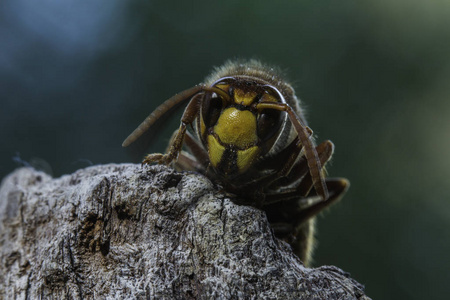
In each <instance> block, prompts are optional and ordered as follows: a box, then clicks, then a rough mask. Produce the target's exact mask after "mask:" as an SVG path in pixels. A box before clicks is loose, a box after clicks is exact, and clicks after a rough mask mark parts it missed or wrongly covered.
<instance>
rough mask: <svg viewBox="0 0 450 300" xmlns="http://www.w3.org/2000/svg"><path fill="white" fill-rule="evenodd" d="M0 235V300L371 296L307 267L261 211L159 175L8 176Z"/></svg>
mask: <svg viewBox="0 0 450 300" xmlns="http://www.w3.org/2000/svg"><path fill="white" fill-rule="evenodd" d="M0 232H1V233H0V246H1V249H0V251H1V252H0V257H1V262H0V263H1V268H0V299H13V298H16V299H36V298H39V297H41V298H43V299H64V298H70V299H72V298H74V299H97V298H103V299H106V298H108V299H113V298H116V299H125V298H127V299H130V298H131V299H133V298H146V299H369V298H367V297H366V296H365V295H364V292H363V287H362V286H361V285H360V284H358V283H357V282H356V281H354V280H353V279H351V278H350V277H349V276H348V274H346V273H344V272H343V271H342V270H340V269H338V268H336V267H320V268H316V269H310V268H305V267H304V266H303V265H302V263H301V262H300V261H299V259H298V258H297V257H296V256H295V255H294V254H293V253H292V251H291V249H290V247H289V245H287V244H286V243H284V242H282V241H280V240H278V239H276V238H275V236H274V235H273V233H272V231H271V228H270V225H269V224H268V222H267V218H266V216H265V213H264V212H263V211H261V210H259V209H257V208H254V207H251V206H244V205H237V204H235V203H234V202H233V201H232V199H230V198H229V197H227V196H226V195H224V194H222V193H220V192H218V191H216V190H215V189H214V187H213V185H212V184H211V182H210V181H209V180H208V179H207V178H205V177H203V176H201V175H198V174H193V173H177V172H175V171H173V170H172V169H170V168H167V167H164V166H151V167H148V166H145V167H141V166H140V165H133V164H122V165H113V164H111V165H103V166H93V167H90V168H87V169H83V170H79V171H77V172H75V173H74V174H71V175H65V176H62V177H61V178H56V179H53V178H51V177H50V176H48V175H46V174H44V173H42V172H38V171H35V170H33V169H30V168H22V169H18V170H16V171H15V172H13V173H12V174H10V175H9V176H8V177H6V178H5V179H4V180H3V182H2V185H1V188H0Z"/></svg>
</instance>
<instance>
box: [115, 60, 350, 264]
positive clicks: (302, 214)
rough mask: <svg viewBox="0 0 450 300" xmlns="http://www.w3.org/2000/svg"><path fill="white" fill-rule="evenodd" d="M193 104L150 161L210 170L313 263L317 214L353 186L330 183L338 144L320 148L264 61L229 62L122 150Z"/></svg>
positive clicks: (171, 103) (161, 111)
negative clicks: (327, 168) (329, 169)
mask: <svg viewBox="0 0 450 300" xmlns="http://www.w3.org/2000/svg"><path fill="white" fill-rule="evenodd" d="M185 103H187V105H186V108H185V110H184V113H183V115H182V117H181V124H180V127H179V128H178V130H176V131H175V132H174V134H173V136H172V139H171V141H170V143H169V146H168V150H167V153H166V154H160V153H156V154H149V155H147V156H146V157H145V159H144V160H143V162H142V163H143V164H151V163H159V164H173V165H174V166H175V167H177V168H178V169H181V170H190V171H196V172H199V173H202V174H204V175H206V176H207V177H208V178H210V179H211V180H212V181H213V182H215V183H217V184H218V185H220V186H221V187H222V188H223V189H224V190H225V191H226V192H228V193H231V194H234V195H237V196H238V197H239V198H240V199H245V200H244V201H247V203H249V204H251V205H254V206H257V207H259V208H261V209H263V210H264V211H265V212H266V214H267V218H268V220H269V222H270V224H271V226H272V228H273V230H274V233H275V235H276V236H277V237H278V238H279V239H281V240H284V241H286V242H288V243H289V244H290V245H291V246H292V248H293V251H294V253H296V254H297V256H298V257H299V258H300V259H301V260H302V261H303V263H304V264H305V265H308V264H309V263H310V261H311V256H312V251H313V247H314V242H315V240H314V229H315V216H316V215H317V214H318V213H319V212H321V211H323V210H324V209H325V208H327V207H329V206H330V205H331V204H333V203H335V202H337V201H338V200H339V199H340V198H341V197H342V195H343V194H344V193H345V191H346V190H347V188H348V187H349V182H348V181H347V180H346V179H344V178H326V172H325V169H324V166H325V164H326V163H327V162H328V161H329V160H330V158H331V156H332V155H333V151H334V145H333V143H332V142H331V141H325V142H322V143H321V144H319V145H316V143H315V141H314V138H313V131H312V130H311V129H310V128H309V127H308V125H307V123H306V120H305V118H304V112H303V109H302V108H301V106H300V102H299V100H298V99H297V97H296V96H295V92H294V89H293V88H292V86H291V85H290V84H288V83H287V82H286V81H285V80H284V79H282V77H281V75H280V74H279V72H278V71H276V70H275V69H273V68H269V67H266V66H264V65H263V64H261V63H260V62H258V61H255V60H251V61H246V62H234V61H229V62H227V63H225V64H224V65H223V66H222V67H219V68H216V69H215V71H214V72H213V73H212V74H211V75H210V76H209V77H207V78H206V80H205V81H204V83H203V84H199V85H196V86H194V87H192V88H190V89H187V90H185V91H183V92H181V93H179V94H177V95H175V96H173V97H172V98H170V99H168V100H167V101H165V102H164V103H163V104H161V105H160V106H159V107H158V108H156V110H155V111H153V112H152V113H151V114H150V115H149V116H148V117H147V118H146V119H145V120H144V121H143V122H142V124H141V125H139V127H138V128H136V129H135V130H134V131H133V132H132V133H131V134H130V135H129V136H128V138H126V139H125V141H124V142H123V144H122V146H124V147H126V146H128V145H129V144H131V143H133V142H134V141H135V140H136V139H138V138H139V137H140V136H141V135H142V134H143V133H144V132H146V131H147V130H149V129H150V128H152V126H154V125H155V124H156V123H157V122H158V121H160V120H161V119H164V118H165V117H167V116H168V115H169V114H170V113H172V112H173V111H174V110H175V108H177V107H179V106H181V105H183V104H185ZM183 146H184V149H185V150H187V151H185V150H183Z"/></svg>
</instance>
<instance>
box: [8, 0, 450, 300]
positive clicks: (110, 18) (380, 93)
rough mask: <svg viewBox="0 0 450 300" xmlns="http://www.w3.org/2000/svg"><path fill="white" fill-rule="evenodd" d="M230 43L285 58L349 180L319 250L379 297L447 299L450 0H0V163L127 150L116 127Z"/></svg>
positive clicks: (66, 161)
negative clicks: (268, 0) (273, 0)
mask: <svg viewBox="0 0 450 300" xmlns="http://www.w3.org/2000/svg"><path fill="white" fill-rule="evenodd" d="M236 57H238V58H258V59H261V60H263V61H265V62H268V63H271V64H274V65H278V66H280V67H282V68H283V69H286V72H287V74H288V76H289V78H291V79H292V82H293V83H294V85H295V87H296V89H297V94H298V96H299V97H300V98H301V99H303V101H304V104H305V105H306V106H307V108H308V112H309V113H308V116H309V123H310V126H311V127H312V128H313V129H314V132H315V134H317V135H318V137H319V140H324V139H331V140H332V141H333V142H334V143H335V145H336V153H335V156H334V161H333V164H332V166H331V167H330V168H329V170H330V174H331V175H332V176H344V177H347V178H349V179H350V181H351V183H352V187H351V189H350V191H349V192H348V194H347V196H346V197H345V198H344V201H342V202H341V203H340V204H338V205H337V206H335V207H334V208H333V209H331V211H330V212H328V213H326V214H325V217H324V218H320V221H319V235H318V238H319V241H320V244H319V247H318V249H317V255H316V265H323V264H333V265H337V266H339V267H341V268H342V269H344V270H346V271H348V272H350V273H351V275H352V276H353V277H354V278H355V279H357V280H358V281H359V282H361V283H363V284H365V285H366V292H367V294H368V295H369V296H371V297H373V298H374V299H446V298H447V297H448V293H447V292H448V283H447V281H448V276H449V272H448V270H449V269H450V259H449V253H450V236H449V230H448V229H449V227H450V204H449V201H450V199H449V195H450V186H449V182H450V180H449V176H450V169H449V167H450V156H449V152H450V121H449V119H450V102H449V97H450V84H449V83H450V82H449V79H450V76H449V75H450V2H448V1H443V0H441V1H419V0H398V1H391V0H373V1H346V0H344V1H331V0H329V1H312V0H310V1H306V0H305V1H287V0H286V1H278V2H276V4H274V3H266V2H261V1H245V2H244V1H226V2H217V3H216V4H211V3H210V1H196V2H191V1H184V2H181V3H179V4H177V5H175V4H173V3H170V2H167V3H163V1H158V2H153V1H118V0H117V1H116V0H114V1H113V0H104V1H80V0H62V1H51V0H43V1H31V0H30V1H26V0H3V1H1V3H0V101H1V102H0V104H1V105H0V140H1V143H2V145H1V147H0V176H1V177H4V176H5V175H6V174H8V173H9V172H11V171H13V170H14V168H16V167H17V166H18V162H20V161H22V163H31V164H33V165H35V166H37V167H40V168H43V169H45V170H46V171H47V172H52V174H53V175H54V176H61V175H63V174H66V173H71V172H73V171H75V170H77V169H78V168H83V167H86V166H88V165H89V164H90V163H92V164H104V163H110V162H115V163H120V162H128V161H130V159H129V157H128V156H127V155H126V153H125V152H124V150H123V149H122V148H121V143H122V140H123V139H124V138H125V137H126V136H127V135H128V133H130V132H131V131H132V130H133V129H134V128H135V127H136V126H137V125H138V124H139V123H140V122H141V121H142V120H143V119H144V118H145V117H146V116H147V114H148V113H150V112H151V111H152V110H153V109H154V108H155V107H156V106H157V105H158V104H160V103H161V102H162V101H164V100H165V99H167V98H168V97H170V96H172V95H173V94H175V93H176V92H179V91H181V90H183V89H185V88H188V87H191V86H193V85H194V84H197V83H199V82H200V81H202V80H203V78H204V77H205V76H206V75H207V74H208V73H209V72H210V71H211V69H212V67H213V66H217V65H220V64H221V63H223V62H224V61H225V60H226V59H229V58H236ZM176 122H177V120H175V123H173V124H172V125H171V127H170V129H168V130H167V133H165V135H164V136H162V137H161V138H160V139H159V144H157V145H154V146H152V148H151V149H150V150H149V151H163V150H164V149H165V145H166V143H167V140H168V138H169V136H170V133H169V132H170V131H172V130H173V129H174V128H175V127H176V126H177V125H176Z"/></svg>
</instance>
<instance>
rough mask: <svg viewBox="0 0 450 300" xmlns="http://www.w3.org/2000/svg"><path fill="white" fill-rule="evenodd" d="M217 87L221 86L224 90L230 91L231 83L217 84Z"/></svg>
mask: <svg viewBox="0 0 450 300" xmlns="http://www.w3.org/2000/svg"><path fill="white" fill-rule="evenodd" d="M216 88H219V89H221V90H222V91H224V92H228V89H229V88H230V85H229V84H216Z"/></svg>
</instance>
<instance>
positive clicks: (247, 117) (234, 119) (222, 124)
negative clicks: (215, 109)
mask: <svg viewBox="0 0 450 300" xmlns="http://www.w3.org/2000/svg"><path fill="white" fill-rule="evenodd" d="M214 132H215V133H216V134H217V136H218V137H219V139H220V141H221V142H222V143H223V144H229V145H232V146H236V147H237V148H240V149H244V148H247V147H249V146H252V145H254V144H256V142H257V141H258V136H257V132H256V117H255V115H254V114H253V113H251V112H250V111H248V110H238V109H237V108H234V107H229V108H227V109H225V110H224V111H223V112H222V114H221V115H220V117H219V120H218V121H217V124H216V125H215V126H214Z"/></svg>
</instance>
